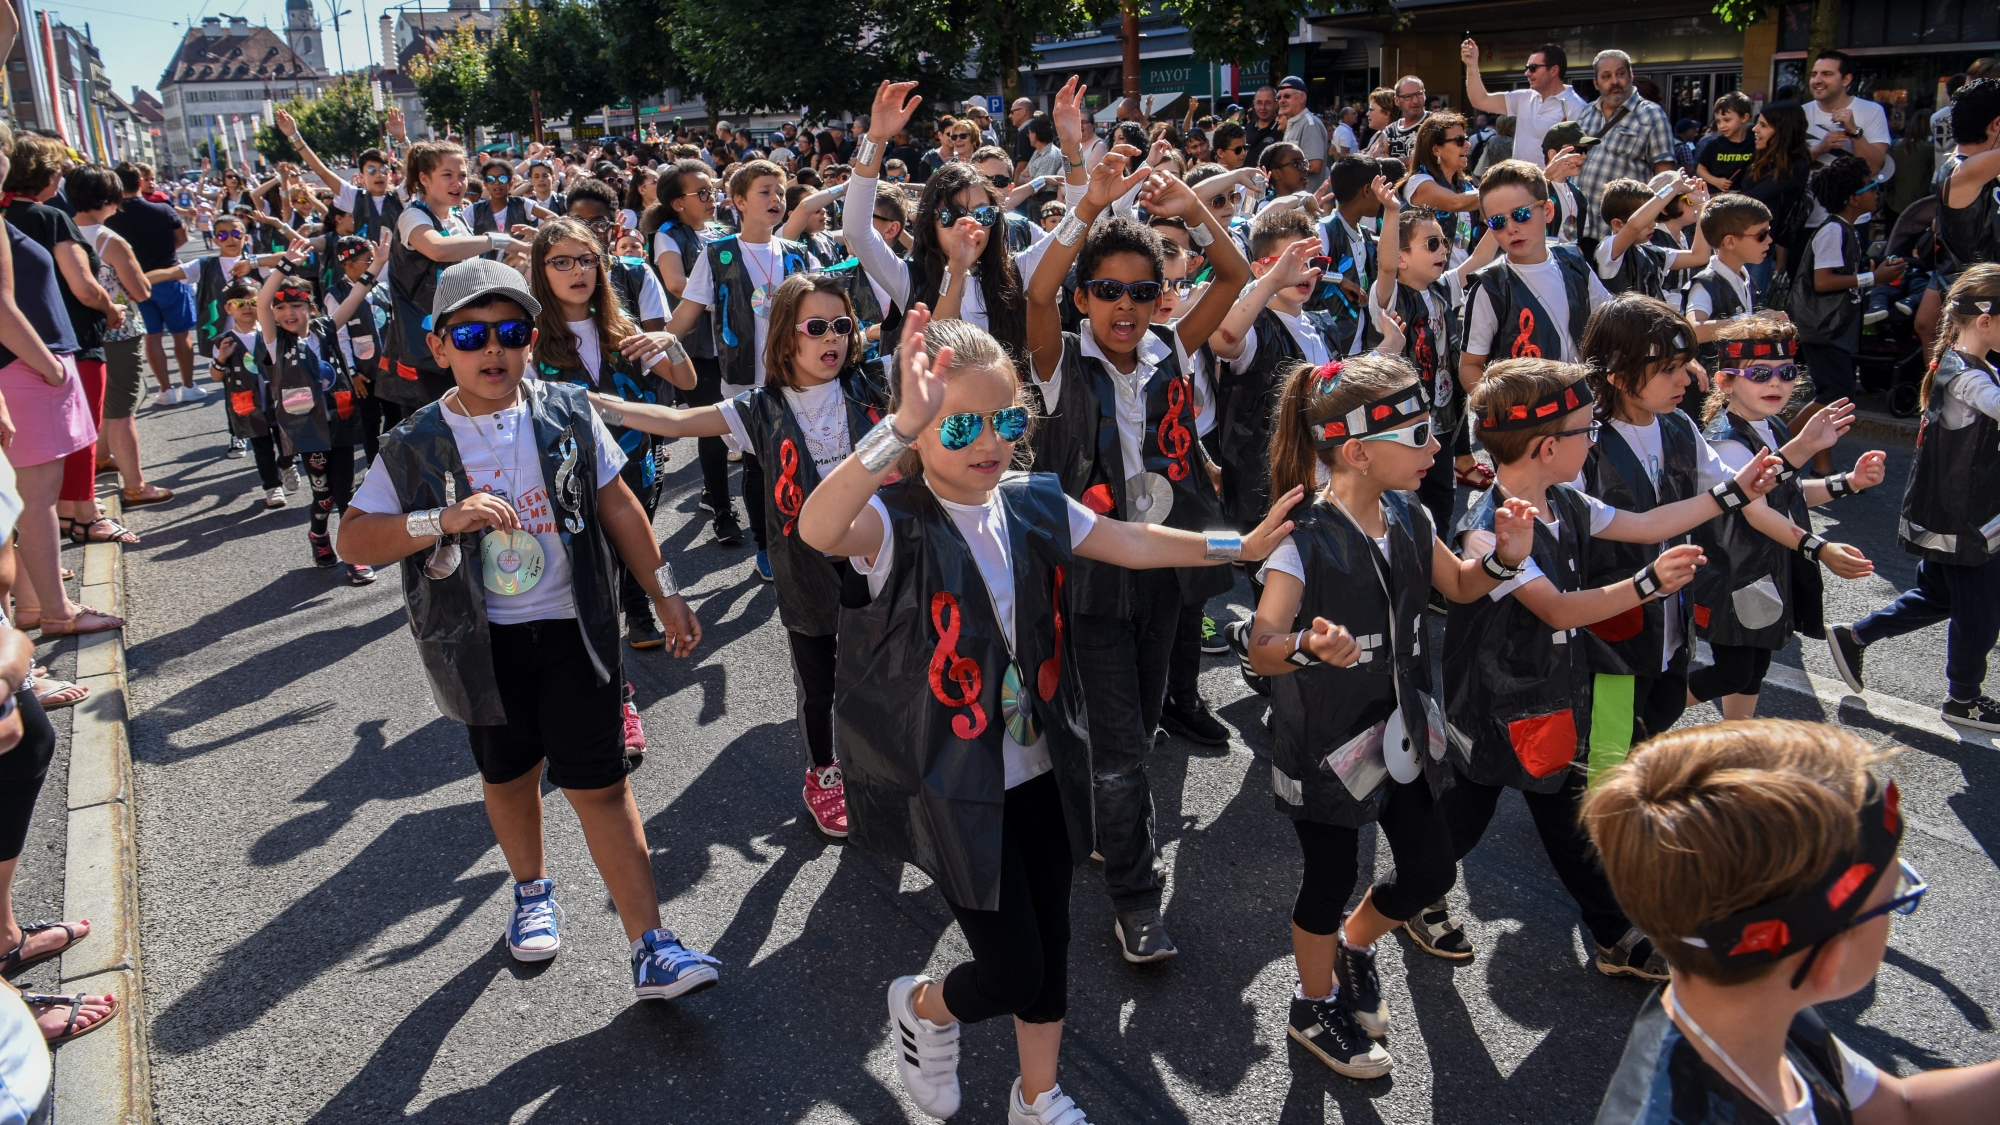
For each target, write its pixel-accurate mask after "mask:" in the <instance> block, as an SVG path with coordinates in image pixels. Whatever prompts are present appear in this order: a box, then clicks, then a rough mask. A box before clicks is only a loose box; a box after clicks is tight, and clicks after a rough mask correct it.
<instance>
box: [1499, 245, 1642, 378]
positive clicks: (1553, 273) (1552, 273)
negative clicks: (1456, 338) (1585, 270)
mask: <svg viewBox="0 0 2000 1125" xmlns="http://www.w3.org/2000/svg"><path fill="white" fill-rule="evenodd" d="M1507 268H1508V269H1510V270H1513V271H1514V276H1515V277H1517V278H1519V279H1520V280H1521V281H1522V282H1523V283H1525V284H1526V285H1527V287H1528V292H1530V293H1533V294H1534V295H1535V300H1536V301H1538V302H1540V304H1541V306H1542V308H1544V309H1546V310H1547V311H1548V314H1549V316H1551V317H1553V318H1554V319H1555V321H1556V325H1555V327H1556V330H1557V331H1558V332H1560V333H1562V339H1563V354H1562V358H1563V362H1564V363H1575V362H1576V360H1577V348H1576V338H1577V336H1578V335H1580V334H1581V332H1580V331H1575V330H1573V328H1574V329H1578V330H1580V329H1581V328H1582V325H1575V326H1572V325H1571V324H1570V322H1569V293H1568V291H1567V290H1565V289H1564V288H1563V279H1562V267H1561V266H1558V265H1557V264H1556V259H1555V255H1554V254H1551V255H1549V256H1548V257H1546V258H1544V259H1542V260H1541V261H1539V262H1535V263H1533V264H1532V265H1522V264H1521V263H1519V262H1511V261H1510V262H1508V263H1507ZM1589 276H1590V291H1589V295H1588V296H1587V297H1585V298H1584V303H1585V305H1586V306H1588V308H1589V309H1595V308H1597V306H1599V305H1601V304H1604V303H1605V302H1606V301H1609V300H1610V299H1611V294H1610V293H1609V292H1608V291H1607V290H1606V289H1605V288H1604V283H1603V282H1602V281H1599V280H1598V279H1597V273H1596V271H1595V270H1593V271H1591V273H1590V275H1589ZM1497 323H1498V321H1497V318H1496V314H1495V313H1494V311H1493V294H1492V292H1491V291H1489V290H1488V289H1487V288H1486V287H1485V286H1483V285H1482V286H1480V287H1479V292H1478V293H1477V294H1476V295H1475V296H1474V297H1473V299H1472V322H1471V325H1470V326H1469V328H1468V329H1467V332H1466V354H1467V355H1477V354H1479V353H1477V352H1474V351H1473V350H1472V342H1473V341H1479V342H1480V346H1482V347H1484V346H1485V342H1486V341H1488V340H1491V339H1492V338H1493V333H1494V329H1495V327H1496V326H1497Z"/></svg>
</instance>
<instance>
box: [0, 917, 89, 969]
mask: <svg viewBox="0 0 2000 1125" xmlns="http://www.w3.org/2000/svg"><path fill="white" fill-rule="evenodd" d="M78 924H80V925H85V926H88V925H89V924H90V919H88V918H84V919H80V920H79V922H78ZM43 930H61V931H62V932H63V934H64V935H65V936H66V938H67V939H68V940H66V941H64V942H63V943H62V944H61V945H58V946H56V947H55V948H54V949H51V950H49V951H47V952H46V953H37V954H36V955H34V956H33V957H27V958H23V957H22V956H21V951H22V950H23V949H26V948H28V939H29V938H30V937H32V936H34V935H35V934H38V933H41V932H42V931H43ZM89 936H90V931H89V930H85V931H83V933H82V934H81V935H78V934H77V932H76V926H75V925H72V924H71V923H69V922H30V923H29V924H27V925H25V926H22V927H21V940H20V941H19V942H16V943H15V945H14V948H13V949H11V950H9V951H8V952H7V955H6V956H5V957H0V973H6V974H8V975H10V976H11V975H13V974H14V973H18V972H20V971H21V970H22V969H25V968H27V967H28V966H30V965H39V964H41V963H42V962H44V961H47V960H49V959H50V958H52V957H60V956H62V955H63V954H65V953H68V952H69V950H70V947H71V946H73V945H75V944H76V943H77V942H80V941H82V940H83V939H84V938H87V937H89Z"/></svg>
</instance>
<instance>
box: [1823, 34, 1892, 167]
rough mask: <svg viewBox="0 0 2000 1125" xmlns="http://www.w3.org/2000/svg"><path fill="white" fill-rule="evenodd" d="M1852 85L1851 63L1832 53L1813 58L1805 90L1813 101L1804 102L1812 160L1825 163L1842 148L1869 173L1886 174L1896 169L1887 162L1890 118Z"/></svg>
mask: <svg viewBox="0 0 2000 1125" xmlns="http://www.w3.org/2000/svg"><path fill="white" fill-rule="evenodd" d="M1853 84H1854V64H1853V63H1852V62H1851V61H1849V59H1848V57H1847V56H1846V55H1845V54H1843V53H1841V52H1839V51H1834V50H1826V51H1821V52H1820V53H1819V55H1818V56H1817V57H1815V58H1814V59H1813V64H1812V72H1811V74H1809V75H1808V76H1807V77H1806V87H1807V88H1808V89H1810V90H1811V91H1812V96H1813V100H1812V101H1810V102H1807V103H1806V107H1805V109H1806V138H1807V139H1808V140H1810V141H1811V142H1812V154H1813V159H1814V160H1815V161H1818V162H1820V163H1825V162H1826V161H1827V160H1829V159H1831V158H1832V155H1831V154H1832V153H1834V152H1837V151H1839V150H1841V149H1845V150H1847V151H1848V152H1851V153H1853V154H1854V155H1856V156H1858V157H1860V158H1861V159H1863V160H1865V161H1867V162H1868V170H1869V171H1870V172H1873V173H1875V174H1876V175H1878V176H1880V175H1885V174H1887V173H1889V172H1893V171H1895V170H1896V166H1895V165H1894V164H1893V163H1889V162H1888V161H1889V115H1888V114H1887V113H1886V112H1884V111H1883V109H1882V106H1881V104H1880V103H1878V102H1874V101H1870V100H1868V99H1866V98H1857V97H1855V96H1854V95H1853V94H1852V93H1850V92H1849V88H1850V87H1852V86H1853Z"/></svg>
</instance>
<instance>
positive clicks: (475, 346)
mask: <svg viewBox="0 0 2000 1125" xmlns="http://www.w3.org/2000/svg"><path fill="white" fill-rule="evenodd" d="M489 333H498V334H499V336H500V346H501V347H503V348H509V349H513V348H525V347H527V346H528V341H530V340H532V339H534V337H535V325H534V322H533V321H529V320H503V321H500V322H498V323H489V322H487V321H484V320H473V321H468V322H466V323H464V324H454V325H452V326H451V327H450V328H447V329H445V334H446V335H448V336H450V337H451V346H452V347H454V348H457V349H458V350H459V351H462V352H476V351H478V350H479V349H481V348H483V347H485V346H486V337H487V335H488V334H489Z"/></svg>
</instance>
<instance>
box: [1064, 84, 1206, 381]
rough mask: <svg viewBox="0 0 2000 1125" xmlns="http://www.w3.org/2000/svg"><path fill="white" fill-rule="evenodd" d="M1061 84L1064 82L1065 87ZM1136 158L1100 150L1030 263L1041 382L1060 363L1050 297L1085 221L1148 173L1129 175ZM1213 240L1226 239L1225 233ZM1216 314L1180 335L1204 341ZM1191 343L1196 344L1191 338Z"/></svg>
mask: <svg viewBox="0 0 2000 1125" xmlns="http://www.w3.org/2000/svg"><path fill="white" fill-rule="evenodd" d="M1073 81H1074V80H1073V79H1072V82H1073ZM1067 89H1068V88H1067V87H1065V91H1067ZM1077 89H1078V91H1079V94H1078V96H1081V90H1082V87H1077ZM1060 97H1061V95H1058V98H1059V99H1060ZM1138 159H1139V150H1138V149H1135V148H1133V147H1132V146H1130V145H1119V146H1118V147H1117V148H1115V149H1113V150H1112V151H1111V152H1110V153H1109V154H1108V155H1106V156H1105V158H1104V159H1103V160H1102V161H1100V162H1099V163H1098V165H1097V167H1095V168H1092V169H1091V170H1090V188H1089V190H1088V191H1086V192H1085V193H1084V197H1083V199H1082V200H1081V201H1080V202H1078V203H1077V205H1076V206H1075V207H1073V208H1071V210H1070V213H1069V214H1068V215H1067V216H1066V217H1065V218H1064V219H1063V221H1062V225H1061V226H1058V227H1057V228H1056V236H1055V237H1054V238H1052V239H1050V240H1049V241H1048V249H1047V251H1046V252H1045V253H1044V254H1043V256H1042V261H1041V264H1040V265H1039V266H1037V267H1036V269H1035V273H1034V276H1033V277H1031V278H1029V279H1028V356H1029V358H1030V361H1031V363H1032V365H1033V367H1034V371H1035V378H1037V379H1040V380H1042V381H1044V382H1046V381H1047V380H1048V379H1049V378H1051V377H1053V376H1054V374H1055V371H1056V368H1057V365H1059V364H1060V363H1061V362H1062V348H1063V341H1062V310H1061V309H1059V308H1058V307H1057V305H1056V301H1057V299H1058V297H1059V295H1060V294H1061V292H1062V282H1063V278H1064V277H1066V276H1067V275H1068V274H1069V268H1070V266H1071V265H1073V264H1075V262H1076V256H1077V254H1078V253H1079V252H1081V251H1082V249H1083V240H1084V239H1085V238H1086V237H1088V233H1087V232H1088V231H1089V230H1090V225H1091V224H1092V223H1094V222H1096V221H1097V217H1098V216H1099V215H1101V214H1103V213H1104V209H1105V208H1107V207H1109V206H1111V204H1112V203H1113V201H1115V200H1116V199H1117V198H1118V197H1119V196H1121V195H1124V194H1125V193H1126V192H1127V191H1130V190H1131V189H1132V187H1133V186H1134V185H1135V184H1137V183H1139V182H1140V181H1142V180H1144V179H1145V178H1146V177H1147V176H1150V175H1152V173H1151V172H1150V171H1149V170H1147V169H1145V168H1141V169H1139V170H1138V171H1137V172H1134V173H1132V174H1131V175H1130V176H1128V175H1126V174H1125V169H1126V167H1128V166H1129V165H1130V164H1132V163H1134V162H1136V161H1137V160H1138ZM1181 188H1182V190H1186V188H1187V185H1186V184H1182V185H1181ZM1218 241H1228V240H1227V239H1226V238H1225V239H1219V240H1218ZM1236 260H1237V261H1239V262H1240V261H1242V260H1243V255H1241V254H1240V253H1239V254H1237V256H1236ZM1211 292H1213V290H1211ZM1204 300H1206V297H1204ZM1221 319H1222V317H1221V316H1220V315H1219V314H1218V315H1215V316H1213V317H1212V318H1210V319H1209V321H1208V326H1207V327H1206V328H1205V329H1203V331H1202V334H1201V335H1200V336H1198V337H1188V336H1186V335H1183V339H1190V338H1192V339H1195V340H1197V341H1201V340H1206V339H1207V337H1208V333H1209V332H1211V331H1213V330H1214V328H1215V325H1216V324H1217V323H1218V322H1220V321H1221ZM1186 323H1187V321H1186V319H1185V318H1183V319H1182V321H1181V324H1182V325H1183V326H1185V325H1186ZM1182 332H1183V333H1185V332H1186V329H1185V327H1183V328H1182ZM1195 346H1196V347H1200V346H1201V345H1200V343H1197V344H1196V345H1195ZM1190 350H1192V349H1190Z"/></svg>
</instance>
